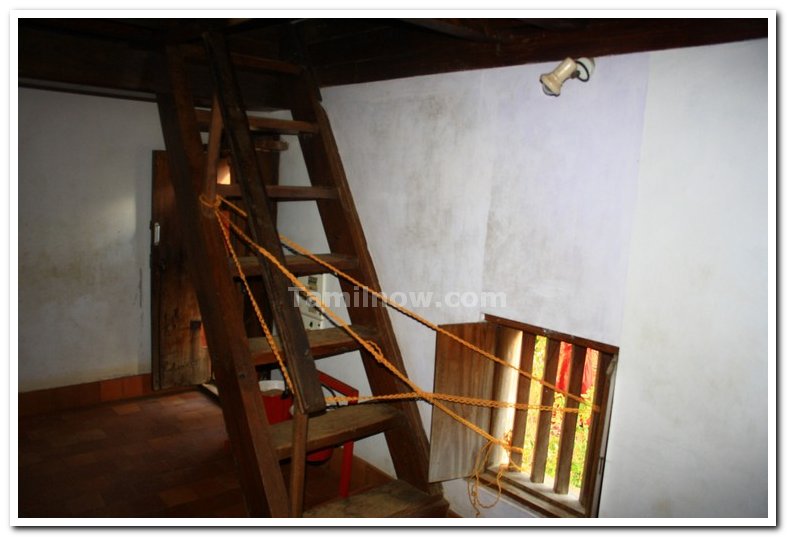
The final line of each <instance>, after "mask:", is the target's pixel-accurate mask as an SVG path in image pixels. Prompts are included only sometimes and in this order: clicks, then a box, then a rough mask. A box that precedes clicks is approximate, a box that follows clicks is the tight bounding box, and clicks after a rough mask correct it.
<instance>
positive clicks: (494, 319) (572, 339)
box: [484, 313, 619, 354]
mask: <svg viewBox="0 0 787 537" xmlns="http://www.w3.org/2000/svg"><path fill="white" fill-rule="evenodd" d="M484 319H485V320H487V321H489V322H490V323H496V324H500V325H502V326H508V327H510V328H515V329H517V330H522V331H523V332H525V333H528V334H535V335H537V336H544V337H547V338H550V339H556V340H559V341H565V342H566V343H571V344H576V345H580V346H582V347H588V348H591V349H596V350H598V351H600V352H608V353H610V354H616V353H617V352H618V350H619V349H618V348H617V347H615V346H614V345H609V344H607V343H602V342H600V341H593V340H592V339H586V338H582V337H578V336H572V335H571V334H564V333H562V332H556V331H555V330H549V329H547V328H541V327H540V326H534V325H532V324H527V323H520V322H519V321H512V320H510V319H504V318H503V317H498V316H496V315H490V314H488V313H487V314H485V315H484Z"/></svg>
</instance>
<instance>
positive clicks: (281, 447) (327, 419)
mask: <svg viewBox="0 0 787 537" xmlns="http://www.w3.org/2000/svg"><path fill="white" fill-rule="evenodd" d="M401 420H402V413H401V412H399V411H398V410H397V409H396V408H394V407H393V406H392V405H386V404H382V403H364V404H359V405H347V406H342V407H340V408H337V409H335V410H329V411H327V412H325V413H324V414H321V415H319V416H313V417H312V418H311V419H310V420H309V430H308V435H307V441H306V451H307V452H309V453H311V452H312V451H317V450H320V449H325V448H328V447H334V446H339V445H341V444H343V443H345V442H347V441H348V440H359V439H361V438H366V437H369V436H372V435H375V434H379V433H381V432H383V431H386V430H389V429H392V428H394V427H396V426H397V425H401V423H402V421H401ZM270 434H271V439H272V443H273V445H274V446H275V449H276V454H277V456H278V458H279V460H285V459H287V458H289V457H290V456H291V455H292V424H291V423H290V422H289V421H285V422H280V423H276V424H274V425H272V426H271V428H270Z"/></svg>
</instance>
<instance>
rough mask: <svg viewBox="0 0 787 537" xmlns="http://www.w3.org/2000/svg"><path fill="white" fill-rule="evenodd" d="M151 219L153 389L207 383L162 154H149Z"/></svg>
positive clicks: (194, 306)
mask: <svg viewBox="0 0 787 537" xmlns="http://www.w3.org/2000/svg"><path fill="white" fill-rule="evenodd" d="M152 215H153V216H152V218H153V220H152V224H151V254H150V263H151V271H150V272H151V292H152V295H153V296H152V300H151V304H152V308H153V311H152V323H153V326H152V330H151V333H152V337H153V345H152V353H153V367H152V370H153V371H152V372H153V388H154V389H157V390H159V389H163V388H171V387H176V386H192V385H195V384H202V383H203V382H206V381H208V380H210V358H209V355H208V350H207V347H206V346H205V344H204V339H203V338H202V337H201V333H202V321H201V316H200V311H199V305H198V303H197V295H196V294H195V292H194V288H193V286H192V283H191V278H190V276H189V271H188V267H187V265H186V262H187V260H186V252H185V248H184V247H183V240H182V233H183V230H182V228H181V226H180V221H179V219H178V217H177V212H176V207H175V192H174V190H173V187H172V182H171V180H170V175H169V162H168V161H167V154H166V153H165V152H164V151H154V152H153V211H152Z"/></svg>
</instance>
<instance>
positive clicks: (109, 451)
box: [18, 391, 338, 517]
mask: <svg viewBox="0 0 787 537" xmlns="http://www.w3.org/2000/svg"><path fill="white" fill-rule="evenodd" d="M226 439H227V436H226V432H225V429H224V422H223V419H222V416H221V410H220V408H219V407H218V405H217V404H216V403H215V402H214V401H212V400H211V399H210V398H209V396H207V395H205V394H203V393H202V392H198V391H188V392H181V393H177V394H170V395H164V396H157V397H149V398H145V399H138V400H133V401H125V402H119V403H114V404H104V405H101V406H95V407H91V408H85V409H78V410H70V411H64V412H60V413H54V414H48V415H44V416H33V417H22V418H20V420H19V488H18V491H19V516H20V517H172V516H182V517H239V516H245V509H244V507H243V498H242V495H241V492H240V488H239V483H238V479H237V474H236V471H235V466H234V462H233V460H232V457H231V455H230V453H229V452H228V450H227V449H226V448H225V440H226ZM329 466H330V465H325V466H322V467H310V468H309V474H308V478H309V481H308V483H309V486H308V492H307V497H306V500H305V502H306V504H307V505H308V504H315V503H319V502H320V501H325V500H326V499H328V498H329V497H331V496H333V495H334V494H335V493H334V492H333V491H334V490H335V488H336V483H337V481H338V478H337V477H336V475H329V474H330V473H331V470H330V469H329ZM321 483H323V484H321ZM315 491H316V492H315Z"/></svg>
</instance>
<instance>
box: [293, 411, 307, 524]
mask: <svg viewBox="0 0 787 537" xmlns="http://www.w3.org/2000/svg"><path fill="white" fill-rule="evenodd" d="M308 431H309V415H308V414H303V413H302V412H300V411H298V410H296V411H295V414H294V415H293V417H292V454H291V456H290V459H291V463H290V516H293V517H300V516H302V515H303V493H304V490H305V486H306V483H305V481H306V444H307V435H308Z"/></svg>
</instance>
